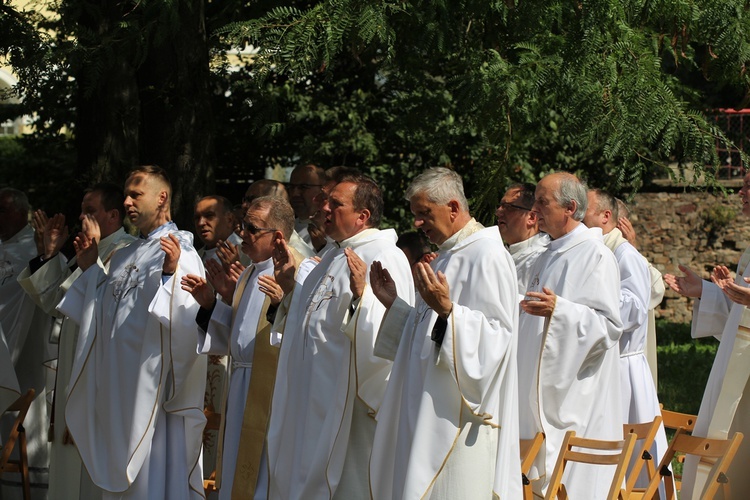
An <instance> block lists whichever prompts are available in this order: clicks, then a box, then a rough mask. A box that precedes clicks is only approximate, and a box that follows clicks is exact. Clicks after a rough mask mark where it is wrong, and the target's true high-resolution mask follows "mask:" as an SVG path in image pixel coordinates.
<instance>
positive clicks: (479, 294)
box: [370, 168, 522, 500]
mask: <svg viewBox="0 0 750 500" xmlns="http://www.w3.org/2000/svg"><path fill="white" fill-rule="evenodd" d="M406 199H407V200H409V203H410V206H411V211H412V213H413V214H414V226H415V227H416V228H417V229H421V230H422V231H423V232H424V234H426V235H427V237H428V238H429V239H430V241H431V242H432V243H434V244H436V245H438V246H439V250H438V256H437V258H435V259H434V260H433V261H432V262H431V263H429V264H428V263H425V262H421V261H420V262H418V263H417V264H416V265H415V270H414V276H415V282H416V287H417V290H418V292H419V296H418V297H417V300H416V305H415V306H413V307H412V306H410V305H409V303H408V301H407V300H404V299H406V297H403V296H400V295H399V294H397V293H396V289H395V286H394V285H393V281H392V279H393V278H392V277H395V272H394V271H395V270H393V269H391V270H387V269H386V268H385V265H384V264H383V265H381V264H380V263H378V262H375V263H374V264H373V266H372V271H371V276H370V283H371V284H372V290H373V292H374V293H375V295H376V296H377V297H378V299H379V300H380V301H381V302H382V303H383V305H385V307H387V308H388V312H387V314H386V317H385V319H384V321H383V324H382V325H381V327H380V331H379V333H378V339H377V343H376V345H375V352H376V354H378V355H380V356H383V357H385V358H387V359H394V360H395V361H394V366H393V371H392V373H391V378H390V382H389V383H388V388H387V391H386V395H385V398H384V401H383V405H382V407H381V411H380V412H379V413H378V415H377V420H378V426H377V430H376V435H375V444H374V446H373V452H372V458H371V461H370V488H371V492H372V497H373V498H375V499H377V500H380V499H389V498H425V497H427V498H438V499H454V498H521V495H522V493H521V489H522V486H521V470H520V462H519V460H518V456H519V440H518V439H519V438H518V387H517V383H518V382H517V368H516V343H517V333H518V285H517V281H516V272H515V266H514V265H513V260H512V259H511V257H510V254H509V253H508V251H507V250H505V248H504V247H503V245H502V239H501V237H500V233H499V232H498V230H497V228H496V227H489V228H485V227H484V226H482V225H481V224H479V223H478V222H477V221H476V220H474V218H473V217H472V216H471V214H470V213H469V206H468V203H467V201H466V197H465V195H464V190H463V183H462V181H461V178H460V176H459V175H458V174H456V173H455V172H453V171H451V170H448V169H446V168H432V169H429V170H426V171H425V172H423V173H422V174H420V175H419V176H418V177H417V178H416V179H414V181H413V182H412V184H411V186H409V189H408V190H407V192H406ZM389 271H391V272H389Z"/></svg>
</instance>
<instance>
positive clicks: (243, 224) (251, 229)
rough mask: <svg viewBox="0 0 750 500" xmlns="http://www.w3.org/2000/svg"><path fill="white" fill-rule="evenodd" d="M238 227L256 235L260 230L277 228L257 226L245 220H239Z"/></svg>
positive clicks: (274, 229)
mask: <svg viewBox="0 0 750 500" xmlns="http://www.w3.org/2000/svg"><path fill="white" fill-rule="evenodd" d="M240 229H241V230H242V231H246V232H247V233H249V234H252V235H256V234H258V233H260V232H262V231H276V230H277V229H276V228H272V227H258V226H256V225H255V224H253V223H252V222H245V221H242V222H240Z"/></svg>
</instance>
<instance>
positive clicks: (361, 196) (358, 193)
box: [336, 172, 383, 228]
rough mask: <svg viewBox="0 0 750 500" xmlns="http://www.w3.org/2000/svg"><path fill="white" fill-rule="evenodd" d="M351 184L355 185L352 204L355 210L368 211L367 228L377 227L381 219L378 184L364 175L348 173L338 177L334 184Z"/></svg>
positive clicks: (380, 193)
mask: <svg viewBox="0 0 750 500" xmlns="http://www.w3.org/2000/svg"><path fill="white" fill-rule="evenodd" d="M344 182H351V183H353V184H356V185H357V187H356V189H355V190H354V199H353V200H352V204H353V205H354V209H355V210H364V209H367V210H369V211H370V218H369V220H368V221H367V226H368V227H375V228H377V227H379V226H380V220H381V219H382V218H383V192H382V191H381V190H380V187H379V186H378V184H377V183H376V182H375V181H374V180H373V179H372V177H369V176H367V175H365V174H361V173H356V174H352V173H349V172H346V173H344V174H343V175H341V176H338V179H337V181H336V184H342V183H344Z"/></svg>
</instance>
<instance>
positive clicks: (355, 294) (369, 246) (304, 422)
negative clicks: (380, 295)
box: [268, 174, 414, 500]
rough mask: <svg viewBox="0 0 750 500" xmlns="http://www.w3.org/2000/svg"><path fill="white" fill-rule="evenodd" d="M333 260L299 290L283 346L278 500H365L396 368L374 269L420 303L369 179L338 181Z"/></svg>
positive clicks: (274, 435)
mask: <svg viewBox="0 0 750 500" xmlns="http://www.w3.org/2000/svg"><path fill="white" fill-rule="evenodd" d="M323 208H324V211H325V214H326V233H327V234H328V235H329V236H331V237H332V238H333V239H334V240H335V241H336V242H337V247H338V248H335V249H331V250H330V251H328V252H326V254H325V256H324V257H323V258H322V260H321V262H320V264H318V265H317V266H316V267H315V268H314V269H313V270H312V271H310V273H309V274H308V275H307V278H306V279H305V280H304V282H303V283H302V284H297V285H296V286H295V287H294V290H293V296H292V302H291V304H290V307H289V313H288V315H287V316H286V324H285V327H284V330H283V338H282V342H281V354H280V358H279V368H278V373H277V381H278V383H277V384H276V385H275V388H274V395H273V403H272V412H271V424H270V427H269V432H268V454H269V466H270V472H271V485H270V486H271V490H270V498H274V499H277V498H278V499H285V500H289V499H305V500H308V499H327V498H341V499H352V498H367V497H368V496H369V480H368V463H369V458H370V451H371V448H372V439H373V434H374V430H375V420H374V416H375V415H376V414H377V412H378V410H379V408H380V404H381V401H382V397H383V393H384V391H385V386H386V382H387V380H388V376H389V374H390V370H391V362H390V361H388V360H384V359H381V358H378V357H376V356H375V355H374V354H373V346H374V343H375V336H376V334H377V331H378V328H379V327H380V322H381V320H382V317H383V314H384V312H385V308H384V307H383V306H382V305H381V304H380V302H378V300H377V299H376V298H375V297H374V295H372V293H369V292H368V290H369V286H368V285H367V284H366V279H367V278H368V277H369V274H368V273H367V268H368V266H369V264H370V263H372V262H374V261H376V260H377V261H381V262H383V264H384V265H386V266H388V267H389V268H391V269H392V271H393V274H394V276H395V277H397V278H396V285H397V288H398V290H399V294H401V296H402V297H404V298H405V299H406V300H407V301H410V300H411V299H412V297H413V293H414V292H413V282H412V277H411V272H410V269H409V263H408V262H407V260H406V257H405V256H404V254H403V252H402V251H401V250H400V249H399V248H398V247H396V245H395V243H396V239H397V238H396V233H395V231H393V230H391V229H389V230H382V231H381V230H379V229H377V226H378V224H379V223H380V218H381V215H382V210H383V200H382V195H381V192H380V189H379V188H378V186H377V185H376V184H375V183H374V181H372V179H370V178H369V177H366V176H364V175H361V174H358V175H350V176H344V177H343V178H341V179H339V182H338V184H336V186H335V187H333V189H332V190H331V191H330V193H329V196H328V199H327V200H326V201H325V203H324V205H323Z"/></svg>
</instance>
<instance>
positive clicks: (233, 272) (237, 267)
mask: <svg viewBox="0 0 750 500" xmlns="http://www.w3.org/2000/svg"><path fill="white" fill-rule="evenodd" d="M244 270H245V266H243V265H242V264H241V263H240V262H233V263H232V265H231V266H229V271H228V272H227V278H228V279H229V280H231V281H234V283H235V286H236V285H237V282H238V281H239V280H240V275H241V274H242V272H243V271H244Z"/></svg>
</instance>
